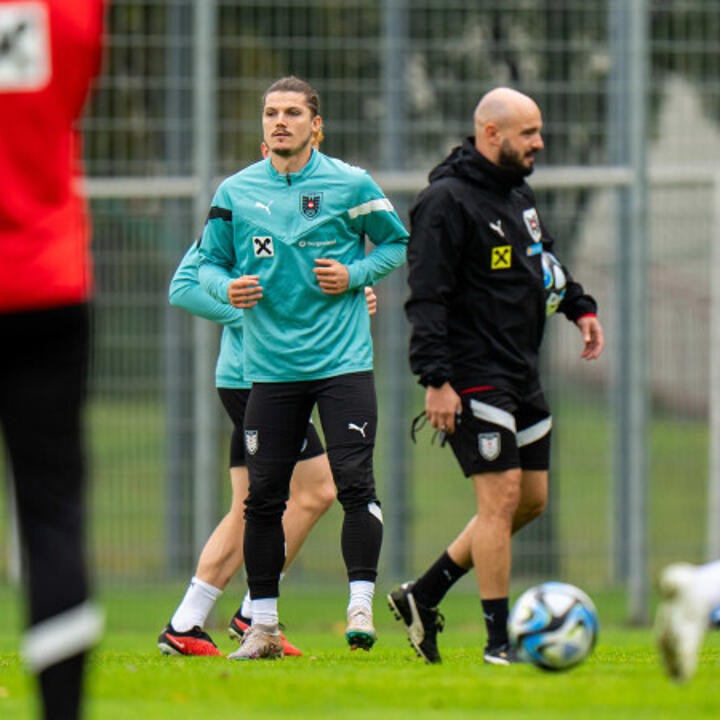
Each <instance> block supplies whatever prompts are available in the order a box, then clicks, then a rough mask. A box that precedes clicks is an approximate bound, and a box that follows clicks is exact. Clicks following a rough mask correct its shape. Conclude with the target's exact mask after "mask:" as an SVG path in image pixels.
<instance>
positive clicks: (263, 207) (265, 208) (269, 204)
mask: <svg viewBox="0 0 720 720" xmlns="http://www.w3.org/2000/svg"><path fill="white" fill-rule="evenodd" d="M274 202H275V201H274V200H271V201H270V202H269V203H268V204H267V205H263V204H262V203H261V202H260V201H259V200H256V201H255V207H259V208H262V209H263V210H265V212H266V213H267V214H268V215H272V213H271V212H270V206H271V205H272V204H273V203H274Z"/></svg>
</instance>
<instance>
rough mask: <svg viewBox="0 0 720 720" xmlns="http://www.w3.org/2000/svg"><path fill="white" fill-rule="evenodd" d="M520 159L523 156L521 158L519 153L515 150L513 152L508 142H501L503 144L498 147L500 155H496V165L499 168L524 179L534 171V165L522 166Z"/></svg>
mask: <svg viewBox="0 0 720 720" xmlns="http://www.w3.org/2000/svg"><path fill="white" fill-rule="evenodd" d="M534 154H535V153H533V156H534ZM522 159H523V156H521V155H520V153H519V152H517V151H516V150H513V148H512V147H511V145H510V142H509V141H508V140H503V143H502V145H501V146H500V154H499V155H498V163H497V164H498V165H499V166H500V167H503V168H505V169H506V170H512V171H513V172H516V173H517V174H518V175H522V176H523V177H525V176H527V175H530V174H531V173H532V171H533V170H534V169H535V166H534V164H533V165H530V166H529V167H528V166H527V165H523V163H522Z"/></svg>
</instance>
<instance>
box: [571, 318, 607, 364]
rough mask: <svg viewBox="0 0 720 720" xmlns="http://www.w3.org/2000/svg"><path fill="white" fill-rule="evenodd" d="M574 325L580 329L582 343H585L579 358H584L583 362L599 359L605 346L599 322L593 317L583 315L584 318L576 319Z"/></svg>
mask: <svg viewBox="0 0 720 720" xmlns="http://www.w3.org/2000/svg"><path fill="white" fill-rule="evenodd" d="M575 324H576V325H577V326H578V328H579V329H580V332H581V333H582V339H583V342H584V343H585V346H584V347H583V351H582V352H581V353H580V357H581V358H585V360H595V359H596V358H599V357H600V353H601V352H602V350H603V347H604V345H605V338H604V337H603V330H602V325H600V321H599V320H598V319H597V318H596V317H595V316H594V315H585V316H584V317H581V318H578V319H577V320H576V321H575Z"/></svg>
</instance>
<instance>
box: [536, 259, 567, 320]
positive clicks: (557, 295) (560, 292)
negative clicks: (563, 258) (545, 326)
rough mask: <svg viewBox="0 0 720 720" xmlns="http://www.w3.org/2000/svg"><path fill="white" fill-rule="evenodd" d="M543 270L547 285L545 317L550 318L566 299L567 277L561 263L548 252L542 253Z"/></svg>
mask: <svg viewBox="0 0 720 720" xmlns="http://www.w3.org/2000/svg"><path fill="white" fill-rule="evenodd" d="M542 269H543V283H544V285H545V317H550V316H551V315H552V314H553V313H554V312H555V311H556V310H557V309H558V307H559V306H560V303H561V302H562V301H563V298H564V297H565V291H566V290H567V277H565V271H564V270H563V268H562V265H561V264H560V261H559V260H558V259H557V258H556V257H555V256H554V255H553V254H552V253H551V252H548V251H547V250H543V252H542Z"/></svg>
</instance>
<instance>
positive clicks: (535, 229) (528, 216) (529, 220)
mask: <svg viewBox="0 0 720 720" xmlns="http://www.w3.org/2000/svg"><path fill="white" fill-rule="evenodd" d="M523 220H524V221H525V227H526V228H527V229H528V232H529V233H530V237H531V238H532V239H533V240H534V241H535V242H540V241H541V240H542V229H541V228H540V218H539V217H538V214H537V210H536V209H535V208H528V209H527V210H525V211H524V212H523Z"/></svg>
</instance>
